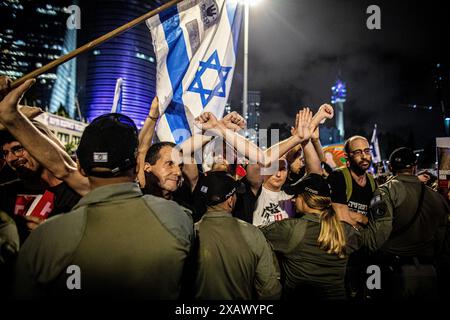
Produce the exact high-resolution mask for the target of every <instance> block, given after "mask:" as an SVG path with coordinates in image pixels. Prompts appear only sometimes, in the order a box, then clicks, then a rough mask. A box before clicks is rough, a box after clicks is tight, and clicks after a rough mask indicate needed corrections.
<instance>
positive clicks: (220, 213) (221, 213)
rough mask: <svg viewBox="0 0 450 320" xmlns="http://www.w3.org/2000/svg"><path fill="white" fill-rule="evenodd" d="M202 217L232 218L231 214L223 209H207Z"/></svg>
mask: <svg viewBox="0 0 450 320" xmlns="http://www.w3.org/2000/svg"><path fill="white" fill-rule="evenodd" d="M204 217H208V218H219V217H230V218H232V217H233V216H232V215H231V213H229V212H227V211H225V210H223V209H215V208H214V209H212V208H208V211H206V213H205V214H204Z"/></svg>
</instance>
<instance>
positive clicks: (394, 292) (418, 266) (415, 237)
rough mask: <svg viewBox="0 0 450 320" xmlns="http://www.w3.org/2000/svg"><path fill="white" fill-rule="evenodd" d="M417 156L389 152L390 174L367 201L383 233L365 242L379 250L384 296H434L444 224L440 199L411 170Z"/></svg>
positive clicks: (445, 216)
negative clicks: (370, 200) (391, 172)
mask: <svg viewBox="0 0 450 320" xmlns="http://www.w3.org/2000/svg"><path fill="white" fill-rule="evenodd" d="M416 165H417V158H416V156H415V154H414V153H413V151H412V150H410V149H408V148H399V149H396V150H395V151H394V152H393V153H392V154H391V156H390V166H391V170H392V171H393V173H394V174H395V175H394V177H393V178H392V179H390V180H389V181H388V182H386V183H385V184H383V185H382V186H380V188H379V189H378V190H377V191H376V193H375V195H374V198H373V199H372V202H371V214H372V218H374V219H373V223H371V224H372V225H371V227H374V226H375V227H376V228H377V229H379V230H380V231H382V232H378V233H377V236H376V237H373V238H372V239H371V240H372V241H369V243H370V247H371V249H372V250H378V252H377V254H376V255H375V257H376V259H375V261H376V262H377V263H379V264H380V265H381V266H382V269H383V270H384V272H382V276H383V277H382V287H383V285H384V288H385V289H387V290H386V291H384V296H385V297H390V298H401V299H403V298H414V297H427V298H430V297H435V296H436V294H437V291H436V286H437V282H436V270H435V268H434V264H435V261H436V259H437V258H439V256H440V255H441V254H442V253H443V250H445V249H444V247H443V244H444V239H445V233H446V229H447V224H448V213H449V211H448V207H447V204H446V202H445V201H444V199H443V198H442V197H441V196H440V195H439V194H438V193H437V192H435V191H433V190H432V189H430V188H429V187H427V186H425V185H423V184H422V183H421V182H420V181H419V179H418V178H417V177H416V176H415V175H414V173H415V170H416Z"/></svg>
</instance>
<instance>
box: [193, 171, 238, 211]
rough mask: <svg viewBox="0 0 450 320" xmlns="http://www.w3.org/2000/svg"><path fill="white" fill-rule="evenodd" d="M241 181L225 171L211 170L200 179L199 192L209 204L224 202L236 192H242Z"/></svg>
mask: <svg viewBox="0 0 450 320" xmlns="http://www.w3.org/2000/svg"><path fill="white" fill-rule="evenodd" d="M241 190H242V186H241V183H240V182H238V181H236V180H234V178H233V177H232V176H231V175H230V174H229V173H227V172H225V171H210V172H208V173H207V175H206V176H205V177H203V178H202V179H201V181H200V185H199V189H198V193H199V196H200V197H201V198H202V199H203V200H204V202H205V204H206V205H208V206H213V205H216V204H219V203H222V202H224V201H225V200H227V199H228V198H229V197H231V196H232V195H233V194H235V193H236V192H241Z"/></svg>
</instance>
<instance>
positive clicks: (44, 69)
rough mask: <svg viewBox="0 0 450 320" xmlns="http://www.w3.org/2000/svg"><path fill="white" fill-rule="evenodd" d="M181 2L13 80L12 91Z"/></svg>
mask: <svg viewBox="0 0 450 320" xmlns="http://www.w3.org/2000/svg"><path fill="white" fill-rule="evenodd" d="M181 1H183V0H171V1H169V2H167V3H166V4H164V5H162V6H160V7H158V8H156V9H155V10H152V11H150V12H147V13H146V14H144V15H142V16H140V17H138V18H136V19H134V20H132V21H130V22H128V23H127V24H124V25H123V26H121V27H118V28H117V29H114V30H112V31H110V32H108V33H106V34H104V35H103V36H101V37H99V38H97V39H95V40H92V41H91V42H89V43H86V44H85V45H83V46H81V47H79V48H77V49H75V50H73V51H71V52H69V53H68V54H66V55H63V56H61V57H59V58H58V59H56V60H53V61H52V62H50V63H48V64H46V65H45V66H42V67H41V68H39V69H36V70H34V71H32V72H30V73H28V74H26V75H25V76H23V77H22V78H19V79H17V80H15V81H14V82H13V83H11V88H12V89H14V88H16V87H18V86H20V85H21V84H22V83H24V82H25V81H27V80H28V79H33V78H36V77H38V76H40V75H41V74H43V73H45V72H47V71H49V70H51V69H53V68H56V67H57V66H59V65H61V64H63V63H65V62H67V61H69V60H71V59H73V58H75V57H76V56H78V55H79V54H82V53H84V52H87V51H89V50H92V49H93V48H95V47H96V46H98V45H99V44H102V43H103V42H105V41H108V40H109V39H112V38H114V37H116V36H118V35H120V34H121V33H123V32H125V31H127V30H129V29H131V28H133V27H135V26H136V25H138V24H139V23H141V22H144V21H145V20H147V19H149V18H151V17H153V16H155V15H157V14H159V13H160V12H162V11H164V10H166V9H168V8H170V7H172V6H174V5H176V4H177V3H179V2H181Z"/></svg>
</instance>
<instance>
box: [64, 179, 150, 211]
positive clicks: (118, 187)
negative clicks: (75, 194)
mask: <svg viewBox="0 0 450 320" xmlns="http://www.w3.org/2000/svg"><path fill="white" fill-rule="evenodd" d="M140 196H142V192H141V189H139V186H138V185H137V183H133V182H127V183H117V184H111V185H107V186H103V187H98V188H95V189H94V190H92V191H91V192H89V193H88V194H87V195H85V196H84V197H83V198H81V200H80V201H79V202H78V203H77V204H76V205H75V207H73V210H75V209H77V208H79V207H82V206H87V205H90V204H95V203H101V202H108V201H111V200H123V199H130V198H137V197H140Z"/></svg>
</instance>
